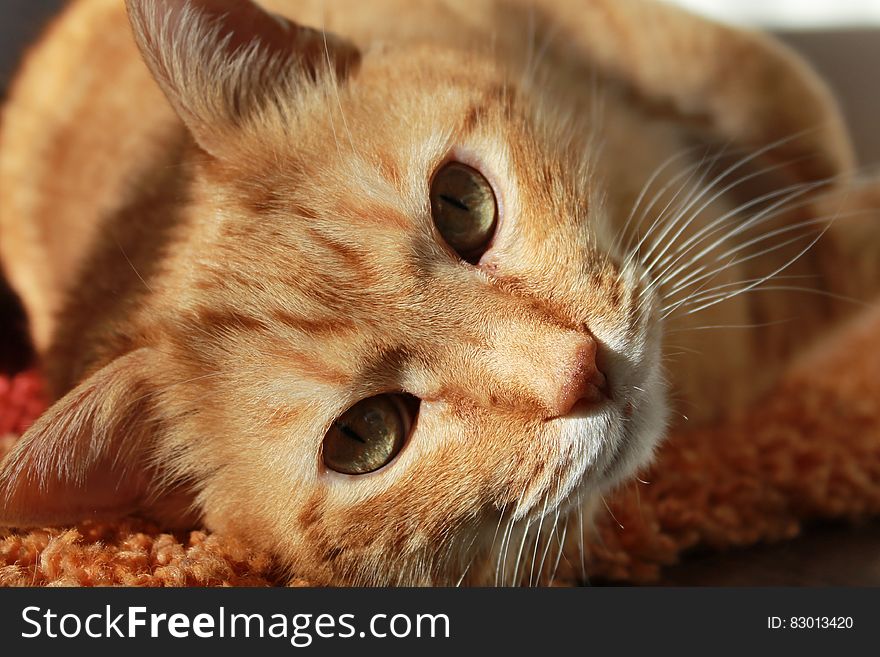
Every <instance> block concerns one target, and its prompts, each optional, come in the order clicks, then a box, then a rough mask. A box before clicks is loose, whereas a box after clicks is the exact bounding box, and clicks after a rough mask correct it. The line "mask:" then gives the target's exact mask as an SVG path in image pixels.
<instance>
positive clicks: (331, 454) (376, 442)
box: [323, 394, 414, 475]
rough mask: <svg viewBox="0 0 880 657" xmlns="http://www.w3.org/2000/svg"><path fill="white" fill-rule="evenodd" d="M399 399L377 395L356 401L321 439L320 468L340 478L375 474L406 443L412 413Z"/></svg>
mask: <svg viewBox="0 0 880 657" xmlns="http://www.w3.org/2000/svg"><path fill="white" fill-rule="evenodd" d="M408 402H409V400H408V399H407V398H405V397H404V396H403V395H391V394H388V395H378V396H376V397H368V398H367V399H364V400H361V401H359V402H358V403H357V404H355V405H354V406H352V407H351V408H350V409H348V410H347V411H346V412H345V413H343V414H342V415H341V416H339V417H338V418H337V419H336V421H334V422H333V424H332V425H331V426H330V430H329V431H328V432H327V435H326V436H324V446H323V456H324V464H325V465H326V466H327V467H328V468H330V469H331V470H335V471H336V472H341V473H343V474H350V475H359V474H366V473H368V472H373V471H374V470H378V469H379V468H381V467H382V466H383V465H385V464H386V463H388V462H389V461H391V459H393V458H394V457H395V456H397V453H398V452H399V451H400V449H401V448H402V447H403V443H404V442H405V441H406V438H407V436H408V435H409V430H410V426H411V424H412V417H413V416H414V412H413V410H412V408H411V406H412V404H411V403H408Z"/></svg>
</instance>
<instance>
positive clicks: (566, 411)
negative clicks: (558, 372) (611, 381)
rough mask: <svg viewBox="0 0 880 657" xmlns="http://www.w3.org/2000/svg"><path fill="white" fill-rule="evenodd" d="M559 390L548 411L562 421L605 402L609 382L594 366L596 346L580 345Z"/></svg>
mask: <svg viewBox="0 0 880 657" xmlns="http://www.w3.org/2000/svg"><path fill="white" fill-rule="evenodd" d="M562 377H563V379H562V386H561V387H560V388H559V394H558V396H557V398H556V400H555V403H554V404H553V407H552V408H551V409H550V411H551V413H552V414H553V417H563V416H565V415H570V414H571V413H575V412H578V411H580V410H586V408H588V407H590V406H593V405H595V404H598V403H600V402H602V401H604V400H606V399H608V382H607V381H606V379H605V375H604V374H603V373H602V372H601V371H599V368H598V367H597V366H596V342H595V341H593V340H589V341H586V342H584V343H582V344H581V345H580V346H579V347H578V348H577V349H576V350H575V353H574V358H572V360H571V361H570V365H569V367H568V368H567V371H564V372H563V373H562Z"/></svg>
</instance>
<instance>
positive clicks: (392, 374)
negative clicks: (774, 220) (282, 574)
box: [149, 48, 666, 583]
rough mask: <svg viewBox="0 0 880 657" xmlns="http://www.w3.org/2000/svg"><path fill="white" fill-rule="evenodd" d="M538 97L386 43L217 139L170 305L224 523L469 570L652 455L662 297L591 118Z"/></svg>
mask: <svg viewBox="0 0 880 657" xmlns="http://www.w3.org/2000/svg"><path fill="white" fill-rule="evenodd" d="M401 79H403V80H407V84H405V85H402V84H399V80H401ZM538 98H539V96H538V95H537V94H530V93H528V90H523V89H520V88H518V86H517V84H516V81H514V80H511V79H509V78H508V74H507V72H505V71H504V70H501V69H499V68H497V67H496V66H494V65H492V64H491V63H489V62H487V61H485V60H482V59H480V58H479V57H476V56H470V57H467V58H466V57H464V56H462V55H456V54H453V53H450V52H443V51H437V50H431V49H428V48H425V49H421V50H417V51H415V52H414V51H412V50H405V51H395V50H394V49H392V48H389V49H384V50H382V51H376V52H367V53H364V54H363V56H362V59H361V61H360V64H359V66H358V67H357V70H356V71H352V72H350V73H349V75H348V77H347V79H346V81H345V83H344V84H340V85H338V86H337V85H317V86H307V87H301V88H300V89H299V90H298V92H297V93H296V94H294V95H289V96H284V95H279V97H278V100H277V101H276V102H278V103H282V104H283V105H282V108H281V112H280V113H278V114H273V113H271V112H267V113H266V115H265V116H263V117H262V118H261V119H260V120H259V121H254V122H252V123H249V124H248V125H247V126H245V127H243V128H242V129H241V132H240V133H239V134H238V135H237V136H236V137H235V143H234V144H231V145H228V146H227V147H228V148H230V149H234V152H235V155H229V154H228V153H224V154H223V156H221V157H216V158H215V157H201V158H199V159H200V160H201V163H200V164H199V165H198V167H197V173H196V174H195V183H194V184H195V190H196V191H195V192H194V199H193V202H192V203H191V205H190V206H189V207H188V208H187V210H186V216H187V217H188V221H189V222H190V224H191V225H192V226H193V229H192V230H191V231H190V232H188V233H187V237H186V238H185V241H186V245H185V246H184V247H183V248H181V249H180V250H179V254H182V255H179V256H178V257H177V258H175V259H172V261H171V264H170V265H169V267H170V269H171V271H173V272H175V273H174V275H173V276H169V277H168V278H167V281H168V287H167V289H165V290H163V289H159V290H157V300H156V306H155V307H154V308H151V309H150V310H149V313H150V314H151V315H159V316H162V315H164V316H165V318H166V324H165V329H164V330H167V331H168V332H169V335H170V339H169V342H170V345H171V346H170V347H169V348H170V349H171V353H172V358H171V359H170V360H171V362H173V363H175V365H174V366H173V369H174V370H175V374H174V376H173V377H171V378H172V379H176V380H181V381H188V383H187V384H186V386H185V387H186V391H183V390H181V389H178V390H175V391H174V392H173V394H174V395H175V396H176V398H177V400H178V401H176V402H174V404H176V405H178V406H179V408H180V412H179V413H178V415H180V416H181V418H182V419H181V420H180V422H179V425H178V426H177V427H176V428H175V432H176V433H177V435H178V438H177V440H178V441H179V442H180V443H181V444H185V445H186V448H185V449H186V454H185V456H184V457H183V458H182V461H183V462H185V463H186V466H184V469H187V470H192V469H195V470H196V471H197V472H198V475H197V479H198V480H199V481H200V483H201V484H202V486H203V488H202V493H201V501H202V504H203V507H204V510H205V513H206V518H207V521H208V523H209V525H210V526H212V527H216V528H221V529H227V530H234V531H236V532H239V533H245V534H247V535H248V536H252V537H256V538H258V539H259V540H261V541H263V542H264V543H266V544H268V545H269V546H271V547H272V548H273V549H274V550H275V551H276V552H277V553H278V554H281V555H284V556H285V557H287V563H288V564H289V565H290V566H291V568H292V570H293V572H296V573H298V574H301V575H305V576H306V577H308V578H310V579H311V580H312V581H317V582H347V583H363V582H366V583H407V582H409V583H425V582H450V581H451V582H454V581H455V580H456V579H458V578H459V577H460V576H461V575H463V574H464V572H465V569H466V568H467V566H468V565H469V563H470V561H471V559H472V558H473V557H474V555H477V554H479V555H483V556H487V554H486V553H490V554H489V556H496V557H497V556H498V552H499V550H502V549H504V545H503V543H504V541H502V539H501V536H500V534H501V532H500V531H499V530H498V528H499V525H501V529H502V531H504V530H505V528H507V521H508V520H510V519H518V520H523V521H524V522H525V521H530V522H537V521H539V519H540V517H542V516H548V517H549V518H550V519H553V518H558V517H559V513H560V510H561V509H568V508H569V507H570V506H571V505H572V504H582V503H586V501H587V499H589V498H590V497H592V496H593V495H594V494H596V493H597V491H600V490H602V489H604V488H607V487H608V486H609V485H611V484H612V483H614V482H616V481H618V480H620V479H621V478H622V477H625V476H627V475H628V474H631V473H632V472H633V470H634V469H635V468H636V467H637V466H639V465H641V464H643V463H644V462H645V461H646V459H647V458H648V456H649V455H650V453H651V450H652V447H653V445H654V444H655V443H656V441H657V439H658V437H659V435H660V432H661V431H662V430H663V427H664V423H665V413H666V411H665V398H664V386H663V383H662V381H661V378H660V372H659V360H660V358H659V340H660V335H659V325H658V319H657V312H656V307H655V303H654V299H653V296H652V294H651V292H650V291H648V290H646V289H645V287H644V285H641V286H640V285H638V284H637V281H638V279H639V275H638V271H637V270H636V269H635V268H634V266H630V267H629V268H626V269H625V268H623V267H622V263H621V261H620V260H619V259H618V258H616V257H615V256H613V255H612V250H613V245H612V243H611V240H610V239H609V236H611V235H614V227H615V225H619V224H618V223H617V222H620V221H622V220H623V219H624V218H618V217H608V216H606V210H605V209H604V208H603V206H602V203H601V191H602V190H601V181H600V180H599V179H598V178H597V177H596V176H595V175H594V173H593V172H592V170H591V167H590V163H591V152H592V151H591V148H592V145H591V143H590V136H591V134H592V133H591V130H590V122H589V116H584V119H583V120H578V121H572V120H563V119H565V117H561V116H559V115H558V114H557V113H555V112H554V111H553V109H552V108H551V107H548V106H547V105H546V104H542V103H541V101H539V100H538ZM587 109H588V108H584V111H585V112H586V111H587ZM279 117H284V121H281V120H280V119H279ZM450 163H462V164H464V165H467V167H468V168H459V169H458V171H459V172H462V173H460V176H464V181H463V182H462V180H461V179H455V178H454V174H453V178H450V179H449V180H447V178H449V176H450V173H449V171H450V169H449V165H450ZM484 181H485V182H484ZM471 185H478V186H480V185H481V186H482V187H481V188H480V189H481V190H482V194H483V196H482V197H480V199H478V201H474V202H472V201H473V198H472V197H470V198H465V197H466V196H467V192H468V190H469V189H470V188H471V187H470V186H471ZM450 197H454V198H450ZM443 203H452V204H453V205H454V206H455V208H456V211H461V212H466V215H467V216H466V217H465V219H472V220H473V222H472V223H473V225H476V226H478V228H475V229H473V230H474V231H476V235H475V236H472V237H474V240H475V243H476V244H477V246H476V247H474V248H470V247H469V248H470V250H469V251H466V252H465V251H464V249H463V247H460V248H458V249H456V245H457V243H456V241H455V240H456V238H455V236H453V235H450V234H449V227H448V226H447V224H446V223H443V222H444V221H445V220H446V219H448V217H445V215H444V212H446V210H447V209H444V208H443V207H442V204H443ZM466 205H470V207H469V208H468V209H467V210H466V211H465V210H462V208H461V207H459V206H466ZM468 213H469V214H468ZM479 213H482V214H483V215H486V216H489V217H490V218H489V219H488V220H486V221H483V223H482V224H481V223H480V219H481V217H479V216H475V215H476V214H479ZM483 219H485V217H483ZM493 221H494V223H493ZM447 238H448V239H447ZM465 239H467V236H466V237H465ZM166 376H167V375H166ZM183 399H188V400H190V402H191V403H190V404H189V405H188V404H187V402H186V401H181V400H183ZM353 407H354V408H353ZM349 409H351V410H349ZM196 436H198V439H196V438H195V437H196ZM196 441H197V442H196ZM547 522H548V526H549V525H550V522H551V521H550V520H548V521H547ZM507 531H508V532H509V530H507ZM496 534H499V535H496ZM508 541H509V537H508ZM512 549H515V548H510V546H509V545H508V546H507V550H512ZM489 561H491V558H490V559H489ZM510 562H511V563H510V564H509V566H505V568H510V567H513V560H512V559H511V560H510ZM492 563H493V566H492V568H494V562H492ZM475 570H476V569H475ZM494 574H495V573H494V570H493V571H492V573H491V575H490V579H489V581H490V582H491V581H492V580H491V577H494ZM504 577H506V578H507V579H510V578H511V577H512V575H510V574H509V573H505V574H504Z"/></svg>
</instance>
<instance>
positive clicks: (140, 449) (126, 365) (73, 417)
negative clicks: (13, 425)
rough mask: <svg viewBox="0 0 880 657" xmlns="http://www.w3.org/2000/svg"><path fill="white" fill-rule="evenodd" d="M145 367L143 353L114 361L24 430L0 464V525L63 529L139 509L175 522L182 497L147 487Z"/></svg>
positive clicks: (146, 352)
mask: <svg viewBox="0 0 880 657" xmlns="http://www.w3.org/2000/svg"><path fill="white" fill-rule="evenodd" d="M151 366H152V359H151V350H150V349H148V348H142V349H138V350H136V351H133V352H130V353H129V354H127V355H125V356H121V357H119V358H117V359H116V360H114V361H112V362H111V363H109V364H108V365H105V366H104V367H103V368H101V369H100V370H98V371H97V372H95V373H94V374H92V375H91V376H90V377H89V378H87V379H86V380H85V381H83V382H82V383H80V384H79V385H78V386H77V387H76V388H74V389H73V390H71V391H70V392H69V393H68V394H66V395H65V396H64V397H63V398H61V399H60V400H59V401H57V402H56V403H55V404H54V405H53V406H52V407H51V408H49V409H48V410H47V411H46V412H45V413H44V414H43V415H42V416H41V417H40V418H39V419H38V420H37V421H36V422H35V423H34V425H33V426H32V427H31V428H30V429H28V431H26V432H25V434H24V435H23V436H22V437H21V438H20V439H19V441H18V443H17V444H16V446H15V448H14V449H13V451H12V452H11V453H10V454H9V455H8V456H7V457H6V459H5V460H4V461H3V462H2V463H0V526H7V527H30V526H46V525H53V524H68V523H72V522H77V521H80V520H85V519H90V518H104V517H115V516H119V515H123V514H125V513H127V512H131V511H133V510H136V509H145V508H148V509H149V508H152V509H156V510H157V514H156V515H159V516H162V515H163V514H164V513H165V512H170V514H171V515H172V516H174V517H173V518H171V520H172V521H173V522H177V521H179V520H180V518H181V516H180V514H181V510H182V507H180V506H174V505H178V504H180V502H181V500H182V498H181V497H177V498H176V499H175V500H174V502H173V504H172V503H171V501H170V500H164V499H162V498H160V497H157V496H156V495H155V494H154V493H155V491H154V489H153V486H152V484H154V483H156V481H157V478H159V477H160V473H159V472H158V470H157V468H158V467H159V464H158V463H157V459H156V458H155V453H154V447H155V435H154V432H155V431H156V429H157V427H158V426H159V425H160V424H161V423H160V422H159V419H158V418H157V416H156V414H155V409H154V406H153V397H152V395H150V388H149V386H148V384H147V382H146V377H147V376H148V374H147V373H148V372H149V371H150V368H151ZM163 492H170V491H163ZM176 493H177V494H178V495H179V490H178V491H176ZM184 513H186V512H184ZM160 519H165V518H164V517H163V518H160Z"/></svg>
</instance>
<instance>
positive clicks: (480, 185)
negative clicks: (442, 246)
mask: <svg viewBox="0 0 880 657" xmlns="http://www.w3.org/2000/svg"><path fill="white" fill-rule="evenodd" d="M496 205H497V204H496V202H495V194H494V192H493V191H492V186H491V185H490V184H489V181H488V180H486V179H485V178H484V177H483V175H482V174H481V173H480V172H479V171H477V170H476V169H473V168H471V167H469V166H467V165H464V164H461V163H460V162H451V163H449V164H447V165H446V166H444V167H443V168H442V169H440V170H439V171H438V172H437V173H436V174H435V175H434V180H433V181H432V183H431V213H432V215H433V217H434V225H435V226H437V230H438V231H439V232H440V234H441V235H442V236H443V239H444V240H446V243H447V244H449V246H451V247H452V248H453V249H455V252H456V253H458V255H459V256H461V259H462V260H465V261H466V262H469V263H471V264H476V263H477V262H478V261H479V260H480V257H481V256H482V255H483V253H484V252H485V250H486V247H487V246H488V244H489V241H490V240H491V239H492V236H493V235H494V234H495V224H496V222H497V214H498V212H497V207H496Z"/></svg>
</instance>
